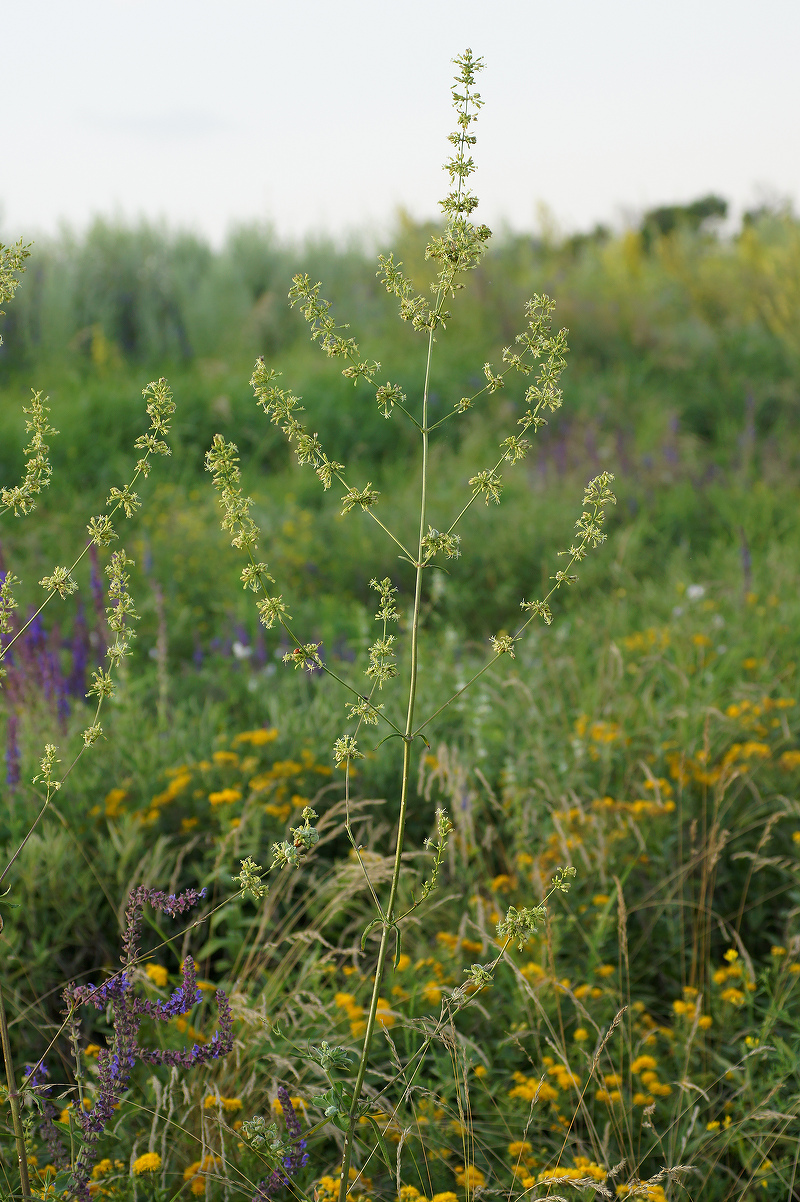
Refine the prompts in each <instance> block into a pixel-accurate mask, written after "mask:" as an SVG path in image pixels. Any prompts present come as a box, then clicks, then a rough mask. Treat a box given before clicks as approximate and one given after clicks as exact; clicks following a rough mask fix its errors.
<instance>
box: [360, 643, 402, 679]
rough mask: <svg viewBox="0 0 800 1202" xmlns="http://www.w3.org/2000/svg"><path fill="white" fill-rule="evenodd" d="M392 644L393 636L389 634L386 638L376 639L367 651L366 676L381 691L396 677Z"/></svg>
mask: <svg viewBox="0 0 800 1202" xmlns="http://www.w3.org/2000/svg"><path fill="white" fill-rule="evenodd" d="M394 642H395V636H394V635H393V634H389V635H387V636H386V638H383V639H376V640H375V642H374V643H373V644H372V646H371V647H370V649H369V664H368V665H367V671H366V675H367V676H368V677H369V678H370V680H374V681H376V682H377V685H378V688H379V689H382V688H383V686H384V684H386V682H387V681H388V680H392V678H393V677H395V676H396V675H397V664H396V663H395V662H394V652H393V650H392V647H393V646H394Z"/></svg>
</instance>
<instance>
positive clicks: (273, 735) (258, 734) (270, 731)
mask: <svg viewBox="0 0 800 1202" xmlns="http://www.w3.org/2000/svg"><path fill="white" fill-rule="evenodd" d="M277 737H278V732H277V730H275V728H274V727H269V728H267V727H263V726H262V727H260V728H259V729H258V730H243V731H242V732H241V734H238V735H236V737H235V738H234V740H233V745H234V747H236V746H237V745H238V744H239V743H249V744H250V746H251V747H263V746H264V744H265V743H272V742H273V740H274V739H277Z"/></svg>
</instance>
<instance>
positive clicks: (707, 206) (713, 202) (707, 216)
mask: <svg viewBox="0 0 800 1202" xmlns="http://www.w3.org/2000/svg"><path fill="white" fill-rule="evenodd" d="M727 215H728V202H727V200H725V199H723V197H721V196H716V195H715V194H714V193H713V192H710V193H709V194H708V196H701V197H700V198H699V199H698V200H693V201H692V202H691V204H688V205H662V206H660V207H659V208H657V209H649V210H648V211H647V212H646V213H645V215H644V217H643V218H642V224H641V227H640V229H641V233H642V239H643V241H644V245H645V249H649V248H650V246H652V244H653V242H654V240H655V239H656V237H658V236H659V235H660V236H661V237H664V236H666V235H668V234H672V233H674V231H675V230H680V229H685V230H699V229H701V228H702V226H704V225H705V224H706V222H708V221H710V220H711V219H712V218H714V217H720V218H724V217H727Z"/></svg>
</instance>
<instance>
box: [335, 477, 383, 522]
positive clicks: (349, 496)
mask: <svg viewBox="0 0 800 1202" xmlns="http://www.w3.org/2000/svg"><path fill="white" fill-rule="evenodd" d="M380 495H381V494H380V493H379V492H377V491H376V490H375V489H374V488H373V487H372V485H371V483H367V484H366V485H365V486H364V488H360V489H359V488H351V489H350V490H349V491H348V492H346V493H345V495H344V496H343V497H342V515H344V514H346V513H349V512H350V510H351V509H354V508H355V506H356V505H360V506H361V508H362V509H363V510H365V511H366V510H367V509H369V508H370V507H371V506H373V505H374V504H375V502H376V501H377V500H378V497H379V496H380Z"/></svg>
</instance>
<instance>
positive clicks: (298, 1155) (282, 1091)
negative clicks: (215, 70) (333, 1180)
mask: <svg viewBox="0 0 800 1202" xmlns="http://www.w3.org/2000/svg"><path fill="white" fill-rule="evenodd" d="M278 1101H279V1102H280V1104H281V1110H282V1111H283V1121H284V1122H285V1123H286V1130H287V1132H288V1135H289V1138H290V1139H291V1141H292V1152H291V1155H289V1156H287V1157H286V1158H285V1159H284V1162H283V1166H284V1168H285V1169H288V1171H289V1176H290V1177H294V1175H295V1173H296V1172H297V1171H298V1169H302V1168H304V1167H305V1166H306V1165H307V1164H308V1153H307V1152H306V1141H305V1140H304V1139H303V1128H302V1127H301V1126H300V1120H299V1118H298V1117H297V1112H296V1110H295V1108H294V1106H293V1104H292V1099H291V1098H290V1097H289V1091H288V1089H286V1087H285V1086H284V1085H279V1086H278Z"/></svg>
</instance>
